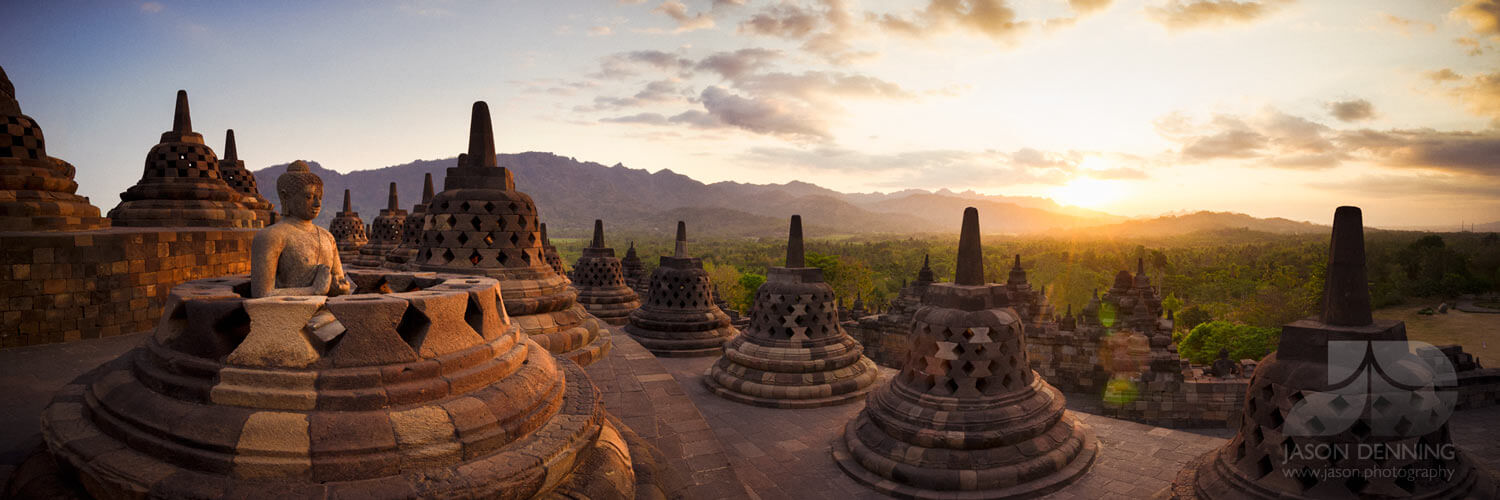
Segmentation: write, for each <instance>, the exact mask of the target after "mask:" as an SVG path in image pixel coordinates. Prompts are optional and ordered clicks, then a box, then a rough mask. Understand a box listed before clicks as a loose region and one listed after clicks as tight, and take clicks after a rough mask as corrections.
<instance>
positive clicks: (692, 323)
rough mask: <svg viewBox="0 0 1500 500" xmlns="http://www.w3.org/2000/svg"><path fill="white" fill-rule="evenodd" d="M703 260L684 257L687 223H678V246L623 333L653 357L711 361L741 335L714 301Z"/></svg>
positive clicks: (663, 260) (657, 272) (653, 279)
mask: <svg viewBox="0 0 1500 500" xmlns="http://www.w3.org/2000/svg"><path fill="white" fill-rule="evenodd" d="M714 295H715V294H714V285H713V282H712V280H710V279H709V277H708V272H707V271H704V270H703V259H699V258H697V257H689V256H688V253H687V224H686V223H684V222H682V221H677V245H676V249H675V251H674V252H673V253H672V255H671V256H662V258H661V265H659V266H657V268H656V270H655V271H652V272H651V295H649V296H648V297H647V299H646V303H645V304H642V305H641V308H640V309H636V310H635V312H632V313H630V324H629V325H626V326H625V333H627V334H630V336H631V337H634V338H635V340H636V342H639V343H640V344H641V345H642V346H644V347H645V348H646V349H647V350H650V351H651V352H652V353H653V354H656V355H657V356H713V355H717V354H719V353H721V352H723V350H724V342H725V341H726V340H729V339H730V338H733V337H734V336H735V335H738V334H739V333H740V332H739V330H736V329H735V328H734V326H732V325H731V318H730V317H729V315H727V314H725V313H724V311H723V310H721V309H720V308H719V306H718V304H716V303H715V302H714Z"/></svg>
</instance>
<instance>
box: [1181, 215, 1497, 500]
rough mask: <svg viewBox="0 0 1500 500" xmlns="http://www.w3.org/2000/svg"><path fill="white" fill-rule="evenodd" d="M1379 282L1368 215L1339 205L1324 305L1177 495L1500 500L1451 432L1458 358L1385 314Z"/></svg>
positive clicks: (1276, 356) (1186, 471)
mask: <svg viewBox="0 0 1500 500" xmlns="http://www.w3.org/2000/svg"><path fill="white" fill-rule="evenodd" d="M1368 283H1369V282H1368V281H1367V278H1366V271H1365V241H1364V221H1363V216H1362V214H1361V213H1360V209H1359V208H1358V207H1347V206H1346V207H1339V208H1338V209H1337V210H1336V211H1335V212H1334V215H1333V237H1332V240H1331V242H1330V243H1329V246H1328V271H1327V275H1326V278H1325V281H1324V288H1323V311H1322V314H1321V315H1320V316H1318V317H1312V318H1307V319H1301V320H1297V321H1294V322H1291V323H1288V324H1286V325H1284V326H1282V327H1281V340H1280V343H1279V344H1278V345H1277V349H1276V351H1275V352H1272V353H1271V354H1270V355H1267V356H1266V357H1265V358H1264V359H1262V360H1261V361H1260V363H1259V364H1258V365H1257V366H1256V367H1255V373H1254V375H1253V376H1251V378H1250V386H1249V387H1248V388H1247V389H1246V390H1245V406H1244V409H1243V417H1242V418H1241V419H1240V421H1239V422H1240V425H1239V432H1238V433H1237V434H1235V436H1234V437H1233V438H1232V439H1230V440H1229V442H1228V443H1225V444H1224V447H1222V448H1219V449H1216V450H1212V451H1209V452H1208V453H1205V454H1203V455H1202V456H1199V457H1198V458H1196V459H1194V460H1193V461H1191V462H1188V464H1187V465H1186V466H1184V467H1183V469H1182V471H1181V472H1180V473H1178V475H1177V480H1176V481H1174V482H1173V483H1172V486H1171V487H1170V493H1171V495H1172V497H1173V498H1178V499H1226V498H1227V499H1272V498H1277V499H1280V498H1500V490H1497V483H1496V481H1495V478H1494V477H1493V473H1494V472H1493V471H1488V470H1486V469H1485V468H1484V467H1483V466H1482V465H1479V464H1478V463H1476V462H1475V461H1474V460H1473V459H1471V458H1470V457H1469V455H1468V454H1466V453H1465V452H1464V450H1462V449H1459V448H1457V447H1456V445H1455V443H1454V442H1453V437H1452V435H1451V434H1450V433H1449V430H1448V417H1449V416H1451V415H1452V413H1453V409H1454V402H1455V400H1456V398H1457V396H1456V394H1455V392H1456V390H1457V378H1456V375H1455V372H1454V369H1453V366H1452V364H1451V363H1449V362H1448V361H1447V358H1445V357H1444V356H1443V355H1442V353H1441V352H1438V351H1437V350H1436V349H1432V348H1431V346H1426V349H1413V347H1414V346H1412V345H1410V344H1408V342H1407V336H1406V324H1405V323H1402V322H1401V321H1396V320H1388V319H1374V318H1373V317H1372V315H1371V311H1370V289H1369V284H1368ZM1312 471H1352V472H1353V474H1351V473H1349V472H1345V473H1341V474H1340V477H1326V478H1323V479H1320V478H1318V477H1316V476H1314V475H1313V474H1311V473H1310V472H1312ZM1416 471H1421V472H1422V473H1423V474H1425V475H1426V476H1427V477H1430V478H1432V479H1424V478H1422V477H1419V476H1417V475H1415V474H1412V472H1416ZM1346 476H1347V477H1346Z"/></svg>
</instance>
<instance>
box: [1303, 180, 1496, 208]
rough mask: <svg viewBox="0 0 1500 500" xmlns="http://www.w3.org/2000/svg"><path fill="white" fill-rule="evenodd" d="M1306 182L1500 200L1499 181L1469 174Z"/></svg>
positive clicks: (1364, 191)
mask: <svg viewBox="0 0 1500 500" xmlns="http://www.w3.org/2000/svg"><path fill="white" fill-rule="evenodd" d="M1308 186H1309V187H1313V188H1317V189H1323V190H1328V191H1340V192H1347V193H1353V194H1361V195H1366V196H1372V195H1373V196H1388V197H1401V198H1428V199H1434V200H1453V199H1454V198H1464V199H1474V200H1482V201H1485V202H1489V203H1495V201H1496V200H1500V181H1496V179H1492V178H1485V177H1477V176H1470V175H1433V174H1425V173H1424V174H1419V175H1362V176H1359V177H1356V178H1353V179H1340V180H1339V181H1338V182H1312V183H1308Z"/></svg>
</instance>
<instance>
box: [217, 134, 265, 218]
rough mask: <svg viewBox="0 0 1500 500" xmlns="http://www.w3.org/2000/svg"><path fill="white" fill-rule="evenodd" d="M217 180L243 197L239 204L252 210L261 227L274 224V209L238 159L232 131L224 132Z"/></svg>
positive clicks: (253, 175)
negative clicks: (222, 152)
mask: <svg viewBox="0 0 1500 500" xmlns="http://www.w3.org/2000/svg"><path fill="white" fill-rule="evenodd" d="M219 178H220V179H224V183H225V184H228V185H229V187H231V188H234V190H235V191H238V192H239V193H240V194H242V195H244V196H245V198H244V199H242V200H240V203H244V204H245V206H247V207H250V209H251V210H254V211H255V217H256V218H258V219H260V220H261V224H262V225H265V226H269V225H271V224H275V223H276V207H275V206H273V205H271V202H270V201H268V200H266V198H265V197H264V196H261V194H260V187H259V185H258V184H257V183H256V182H255V174H253V173H251V172H250V170H249V169H247V168H245V161H244V160H241V159H240V151H239V147H238V146H236V145H235V143H234V130H233V129H230V130H226V131H224V157H223V158H220V159H219Z"/></svg>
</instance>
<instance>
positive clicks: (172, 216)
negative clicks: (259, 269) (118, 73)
mask: <svg viewBox="0 0 1500 500" xmlns="http://www.w3.org/2000/svg"><path fill="white" fill-rule="evenodd" d="M244 198H245V196H244V195H243V194H241V193H240V192H239V191H235V190H234V188H232V187H229V184H226V183H224V179H222V178H220V177H219V159H218V156H217V155H215V154H214V150H213V149H210V148H209V147H208V145H206V144H204V143H203V136H202V135H200V134H198V133H197V132H193V120H192V117H191V116H190V115H189V113H188V98H187V92H186V91H183V90H179V91H177V109H176V112H175V113H174V115H173V118H172V130H170V131H167V132H163V133H162V134H161V142H160V143H158V144H157V145H156V146H154V147H152V148H151V151H150V152H149V153H147V154H146V163H145V171H144V173H142V175H141V180H139V181H137V182H136V184H135V185H134V186H131V187H130V188H129V189H126V190H125V192H123V193H120V204H119V205H117V206H115V208H114V210H110V211H109V218H110V220H111V221H112V222H113V224H114V225H115V226H116V227H200V226H201V227H222V228H257V227H264V225H265V221H264V220H262V219H261V218H259V217H257V216H256V213H255V210H253V209H252V208H251V207H250V206H247V205H245V204H244V203H242V202H241V200H243V199H244Z"/></svg>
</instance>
